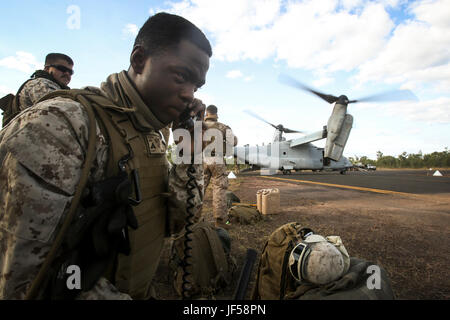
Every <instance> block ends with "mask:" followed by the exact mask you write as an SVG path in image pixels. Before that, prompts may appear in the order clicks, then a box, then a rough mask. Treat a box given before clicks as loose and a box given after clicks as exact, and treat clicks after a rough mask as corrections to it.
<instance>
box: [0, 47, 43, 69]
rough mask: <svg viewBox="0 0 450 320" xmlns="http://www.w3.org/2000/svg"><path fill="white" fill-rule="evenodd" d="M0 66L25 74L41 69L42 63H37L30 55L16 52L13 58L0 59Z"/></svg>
mask: <svg viewBox="0 0 450 320" xmlns="http://www.w3.org/2000/svg"><path fill="white" fill-rule="evenodd" d="M0 66H1V67H6V68H9V69H14V70H19V71H22V72H25V73H32V72H34V71H35V70H37V69H41V68H43V67H44V63H43V62H39V61H37V59H36V58H35V57H34V55H33V54H32V53H29V52H24V51H17V52H16V55H15V56H9V57H6V58H3V59H0Z"/></svg>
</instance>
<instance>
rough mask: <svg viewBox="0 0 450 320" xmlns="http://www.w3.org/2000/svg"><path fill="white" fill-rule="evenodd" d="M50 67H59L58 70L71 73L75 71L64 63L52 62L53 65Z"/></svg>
mask: <svg viewBox="0 0 450 320" xmlns="http://www.w3.org/2000/svg"><path fill="white" fill-rule="evenodd" d="M49 67H53V68H55V69H58V70H59V71H61V72H67V73H69V74H70V75H73V73H74V71H73V70H72V69H69V68H67V67H64V66H62V65H60V64H51V65H49Z"/></svg>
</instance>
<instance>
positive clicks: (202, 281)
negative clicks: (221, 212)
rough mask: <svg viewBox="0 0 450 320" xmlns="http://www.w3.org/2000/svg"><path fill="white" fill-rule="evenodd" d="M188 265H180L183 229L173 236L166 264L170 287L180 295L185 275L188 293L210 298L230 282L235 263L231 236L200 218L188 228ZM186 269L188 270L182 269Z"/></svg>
mask: <svg viewBox="0 0 450 320" xmlns="http://www.w3.org/2000/svg"><path fill="white" fill-rule="evenodd" d="M191 230H192V234H191V235H190V238H191V239H192V241H191V242H189V246H190V247H191V248H192V249H191V256H192V257H191V258H190V259H188V260H190V261H189V264H190V266H188V267H187V268H183V258H184V254H185V253H184V249H185V235H184V233H183V234H182V235H180V236H179V237H177V238H176V239H174V241H173V244H172V253H171V258H170V262H169V265H170V266H171V268H172V269H173V270H174V287H175V290H176V291H177V293H178V294H179V295H180V296H183V282H184V281H183V280H184V279H183V276H186V277H187V279H189V285H190V286H191V288H192V289H191V290H190V291H189V296H190V297H195V296H196V297H206V298H211V297H212V296H213V295H214V294H215V293H216V292H218V291H219V290H220V289H222V288H225V287H226V286H227V285H229V284H230V283H231V280H232V276H233V273H234V271H235V269H236V263H235V261H234V259H233V257H232V256H231V255H230V249H231V239H230V236H229V235H228V233H227V231H226V230H224V229H222V228H215V227H214V226H213V225H212V224H211V223H207V222H205V221H200V222H197V223H196V224H194V225H193V226H192V228H191ZM186 271H187V272H189V273H190V274H187V273H186Z"/></svg>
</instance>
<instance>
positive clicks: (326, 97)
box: [279, 74, 338, 103]
mask: <svg viewBox="0 0 450 320" xmlns="http://www.w3.org/2000/svg"><path fill="white" fill-rule="evenodd" d="M279 80H280V81H281V82H283V83H284V84H287V85H289V86H291V87H294V88H300V89H302V90H306V91H309V92H311V93H313V94H315V95H316V96H318V97H319V98H322V99H323V100H325V101H326V102H328V103H334V102H336V101H337V100H338V97H335V96H333V95H330V94H325V93H322V92H319V91H317V90H314V89H311V88H309V87H307V86H305V85H304V84H303V83H301V82H299V81H297V80H295V79H294V78H291V77H289V76H287V75H283V74H282V75H280V76H279Z"/></svg>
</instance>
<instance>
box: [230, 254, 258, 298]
mask: <svg viewBox="0 0 450 320" xmlns="http://www.w3.org/2000/svg"><path fill="white" fill-rule="evenodd" d="M256 255H257V252H256V250H254V249H247V254H246V256H245V261H244V266H243V267H242V270H241V275H240V276H239V281H238V284H237V286H236V291H235V293H234V300H244V299H245V294H246V292H247V289H248V283H249V281H250V276H251V274H252V269H253V265H254V264H255V261H256Z"/></svg>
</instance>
